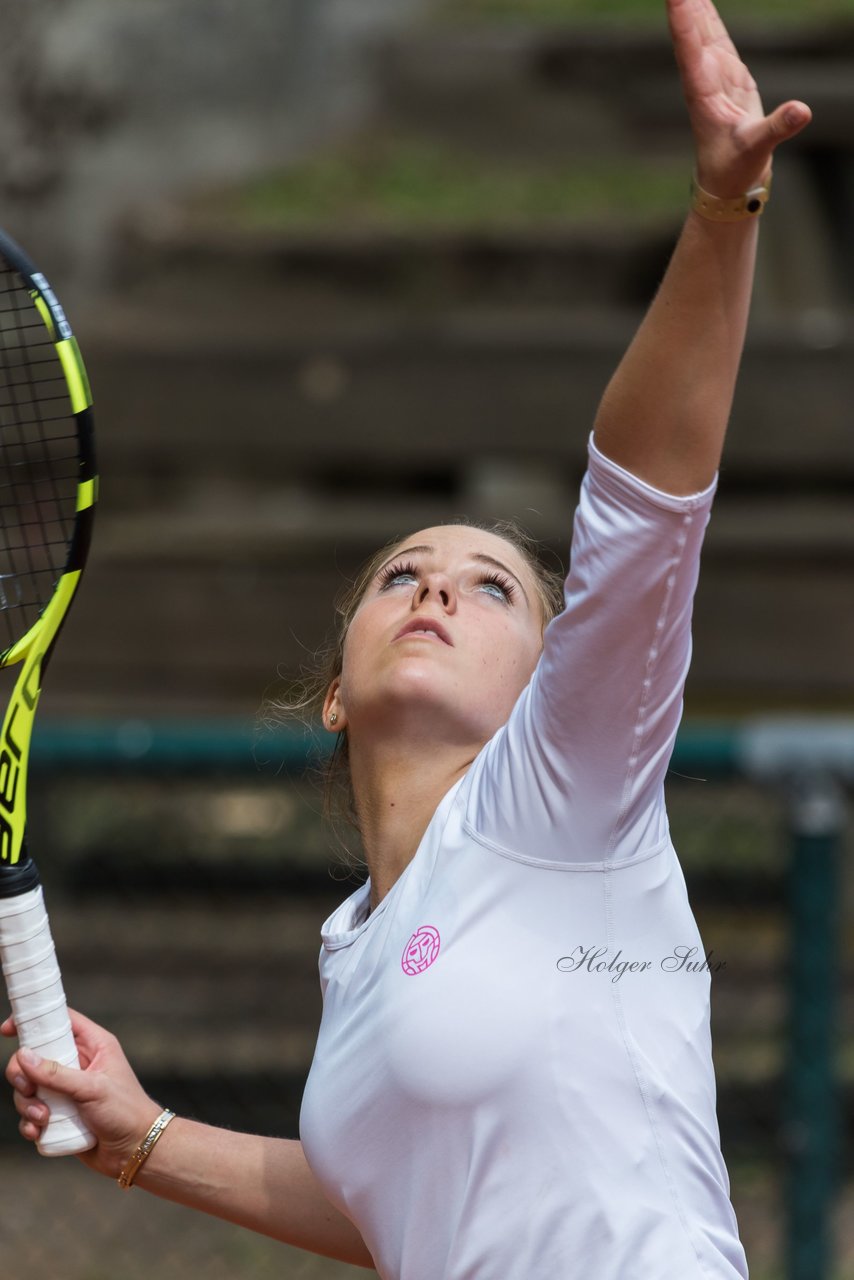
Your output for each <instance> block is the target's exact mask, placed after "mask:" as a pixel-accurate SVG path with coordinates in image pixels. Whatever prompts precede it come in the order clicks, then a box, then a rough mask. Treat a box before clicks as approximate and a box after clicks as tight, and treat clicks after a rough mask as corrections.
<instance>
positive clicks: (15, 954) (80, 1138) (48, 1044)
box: [0, 885, 96, 1156]
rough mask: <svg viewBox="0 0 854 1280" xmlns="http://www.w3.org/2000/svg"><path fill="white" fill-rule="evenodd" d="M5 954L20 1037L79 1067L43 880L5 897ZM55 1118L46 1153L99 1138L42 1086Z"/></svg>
mask: <svg viewBox="0 0 854 1280" xmlns="http://www.w3.org/2000/svg"><path fill="white" fill-rule="evenodd" d="M0 959H2V963H3V974H4V976H5V978H6V990H7V991H8V993H9V1000H10V1002H11V1005H12V1013H13V1014H14V1017H15V1026H16V1028H17V1031H18V1041H19V1043H20V1044H21V1046H22V1047H26V1048H28V1049H33V1050H35V1052H37V1053H38V1054H39V1055H40V1056H41V1057H43V1058H49V1059H52V1060H54V1061H55V1062H60V1063H62V1065H63V1066H65V1067H79V1066H80V1061H79V1059H78V1057H77V1046H76V1044H75V1043H74V1035H73V1033H72V1031H71V1021H70V1019H69V1017H68V1008H67V1006H66V1003H65V992H64V991H63V988H62V975H61V974H60V972H59V965H58V964H57V960H56V951H55V949H54V945H53V938H52V937H51V936H50V924H49V922H48V918H47V912H46V911H45V905H44V895H43V894H42V887H41V885H37V886H36V888H35V889H29V890H27V891H26V892H25V893H19V894H16V895H15V896H14V897H11V898H0ZM37 1093H38V1096H39V1097H40V1098H41V1100H42V1102H44V1103H45V1104H46V1105H47V1106H48V1107H50V1120H49V1121H48V1123H47V1125H46V1127H45V1128H44V1130H43V1131H42V1136H41V1139H40V1140H39V1142H38V1143H37V1146H38V1149H39V1151H40V1153H41V1154H42V1155H43V1156H66V1155H76V1154H78V1153H79V1152H81V1151H89V1150H90V1149H91V1148H92V1147H94V1145H95V1142H96V1139H95V1136H94V1134H92V1133H90V1132H89V1130H88V1129H87V1128H86V1126H85V1124H84V1123H83V1121H82V1119H81V1117H80V1113H79V1112H78V1110H77V1107H76V1106H75V1104H74V1103H73V1102H72V1101H71V1099H70V1098H66V1097H64V1096H63V1095H61V1094H59V1093H54V1091H53V1090H52V1089H43V1088H39V1089H38V1090H37Z"/></svg>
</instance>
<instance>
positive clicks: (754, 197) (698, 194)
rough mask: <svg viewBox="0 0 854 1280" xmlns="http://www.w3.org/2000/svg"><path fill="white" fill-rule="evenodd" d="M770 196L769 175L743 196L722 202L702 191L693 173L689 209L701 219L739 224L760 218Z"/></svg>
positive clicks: (718, 197)
mask: <svg viewBox="0 0 854 1280" xmlns="http://www.w3.org/2000/svg"><path fill="white" fill-rule="evenodd" d="M770 196H771V175H770V174H769V175H768V177H767V178H766V179H765V181H764V182H762V183H760V184H759V185H758V186H756V187H751V189H750V190H749V191H746V192H745V193H744V195H743V196H735V197H734V198H733V199H730V200H724V199H722V198H721V197H720V196H713V195H710V194H709V192H708V191H704V190H703V188H702V187H701V186H700V183H699V181H698V180H697V175H696V173H694V174H693V175H692V177H691V208H692V209H693V210H694V212H695V213H699V214H700V216H701V217H703V218H708V219H710V221H712V222H741V221H743V220H744V219H745V218H760V217H761V216H762V211H763V209H764V208H765V206H766V204H767V203H768V200H769V198H770Z"/></svg>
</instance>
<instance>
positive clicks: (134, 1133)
mask: <svg viewBox="0 0 854 1280" xmlns="http://www.w3.org/2000/svg"><path fill="white" fill-rule="evenodd" d="M69 1013H70V1014H71V1019H72V1025H73V1028H74V1036H75V1039H76V1041H77V1046H78V1051H79V1054H80V1062H81V1065H82V1067H83V1069H82V1070H80V1071H77V1070H73V1069H72V1068H71V1067H63V1066H59V1065H58V1064H57V1063H55V1062H48V1061H43V1062H33V1061H31V1060H30V1061H27V1060H26V1059H25V1055H24V1054H22V1053H20V1052H18V1053H14V1054H13V1055H12V1057H11V1059H10V1060H9V1064H8V1066H7V1068H6V1076H7V1079H8V1081H9V1083H10V1084H11V1085H12V1088H13V1090H14V1101H15V1106H16V1107H17V1110H18V1112H19V1114H20V1115H21V1123H20V1129H21V1133H22V1134H23V1136H24V1137H25V1138H28V1139H29V1140H30V1141H31V1142H35V1141H36V1140H37V1138H38V1136H39V1134H40V1132H41V1129H42V1127H43V1126H44V1124H45V1122H46V1118H47V1109H46V1107H45V1106H44V1104H43V1103H41V1102H39V1100H38V1099H37V1098H36V1097H35V1091H36V1086H37V1085H45V1086H47V1087H48V1088H50V1089H54V1090H56V1091H57V1092H58V1093H61V1094H64V1095H67V1096H68V1097H71V1098H73V1099H74V1100H75V1102H76V1103H77V1105H78V1107H79V1108H80V1112H81V1114H82V1115H83V1116H84V1117H85V1119H86V1124H87V1126H88V1128H89V1129H90V1130H91V1131H92V1132H93V1133H94V1134H96V1135H97V1138H98V1144H97V1146H96V1147H95V1148H94V1149H93V1150H92V1151H89V1152H87V1153H86V1154H85V1155H83V1156H81V1157H80V1159H81V1160H82V1161H83V1163H84V1164H87V1165H89V1167H90V1168H91V1169H94V1170H95V1171H96V1172H98V1173H102V1174H105V1175H106V1176H107V1177H109V1178H117V1177H118V1175H119V1174H120V1173H121V1171H122V1169H123V1168H124V1166H125V1165H126V1164H127V1161H128V1160H129V1159H130V1157H131V1155H132V1154H133V1152H134V1151H135V1149H136V1147H137V1145H138V1143H139V1142H140V1141H141V1140H142V1138H143V1137H144V1136H145V1134H146V1132H147V1131H148V1128H149V1126H150V1125H151V1124H152V1123H153V1122H154V1120H155V1119H156V1118H157V1116H158V1115H159V1113H160V1110H161V1108H160V1106H159V1104H158V1103H156V1102H154V1101H153V1099H151V1098H150V1097H148V1095H147V1094H146V1093H145V1091H144V1090H143V1088H142V1086H141V1085H140V1083H139V1081H138V1080H137V1078H136V1076H135V1075H134V1073H133V1071H132V1069H131V1067H130V1065H129V1063H128V1061H127V1058H126V1057H125V1055H124V1053H123V1052H122V1049H121V1046H120V1045H119V1042H118V1040H116V1038H115V1036H113V1035H111V1034H110V1033H109V1032H107V1031H105V1030H104V1029H103V1027H99V1026H98V1025H97V1023H94V1022H91V1021H90V1020H89V1019H88V1018H84V1017H82V1015H81V1014H78V1013H74V1012H73V1011H71V1010H69ZM0 1033H2V1034H3V1035H5V1036H12V1035H14V1034H15V1027H14V1023H13V1022H12V1019H11V1018H7V1019H6V1021H5V1022H4V1023H2V1025H0ZM31 1109H32V1110H31ZM134 1185H135V1186H138V1187H140V1188H142V1189H144V1190H145V1191H150V1192H151V1193H152V1194H154V1195H157V1196H160V1197H161V1198H163V1199H165V1200H173V1201H175V1202H176V1203H177V1204H183V1205H186V1206H187V1207H188V1208H190V1209H198V1210H200V1211H201V1212H203V1213H208V1214H212V1215H213V1216H214V1217H217V1218H224V1219H225V1220H226V1221H227V1222H234V1223H237V1225H238V1226H241V1227H247V1228H249V1230H251V1231H257V1232H259V1233H260V1234H262V1235H266V1236H271V1237H272V1238H273V1239H274V1240H280V1241H281V1242H282V1243H283V1244H290V1245H294V1246H295V1247H296V1248H298V1249H305V1250H307V1251H308V1252H310V1253H318V1254H321V1255H323V1256H324V1257H328V1258H337V1259H338V1260H339V1261H341V1262H349V1263H352V1264H353V1265H354V1266H357V1267H365V1268H368V1269H370V1270H372V1271H373V1270H374V1264H373V1259H372V1258H371V1255H370V1253H369V1252H368V1249H367V1248H366V1246H365V1243H364V1241H363V1240H362V1237H361V1235H360V1234H359V1232H358V1230H357V1229H356V1227H354V1226H353V1224H352V1222H350V1220H349V1219H348V1218H346V1217H345V1216H344V1215H343V1214H342V1213H340V1212H339V1210H338V1209H336V1208H335V1206H334V1205H332V1204H330V1202H329V1201H328V1199H327V1198H326V1196H325V1194H324V1192H323V1190H322V1188H321V1186H320V1184H319V1183H318V1181H317V1180H316V1178H315V1177H314V1174H313V1173H312V1172H311V1169H310V1168H309V1166H308V1162H307V1161H306V1158H305V1155H304V1154H303V1149H302V1143H301V1142H299V1141H297V1140H295V1139H285V1138H264V1137H258V1136H256V1135H254V1134H246V1133H232V1132H231V1131H230V1130H227V1129H215V1128H212V1127H211V1126H209V1125H204V1124H198V1123H197V1122H196V1121H193V1120H187V1119H184V1118H182V1117H177V1118H176V1119H175V1120H174V1121H173V1122H172V1124H171V1125H170V1126H169V1128H168V1130H167V1131H166V1132H165V1133H164V1134H163V1137H162V1140H160V1141H159V1142H158V1143H157V1145H156V1146H155V1147H154V1149H153V1150H152V1152H151V1155H150V1156H149V1157H148V1159H147V1160H146V1161H145V1163H144V1164H143V1165H142V1168H141V1169H140V1171H139V1173H138V1175H137V1177H136V1181H135V1184H134ZM122 1194H123V1193H122V1192H121V1191H120V1190H119V1188H118V1187H117V1188H116V1195H122Z"/></svg>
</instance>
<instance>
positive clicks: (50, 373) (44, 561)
mask: <svg viewBox="0 0 854 1280" xmlns="http://www.w3.org/2000/svg"><path fill="white" fill-rule="evenodd" d="M91 403H92V398H91V393H90V391H89V382H88V379H87V377H86V370H85V369H84V367H83V362H82V360H81V358H80V352H79V350H78V347H77V342H76V339H75V338H74V336H73V334H72V332H71V329H70V327H69V324H68V321H67V320H66V318H65V314H64V312H63V310H62V307H61V306H60V305H59V303H58V301H57V299H56V296H55V294H54V292H53V290H52V289H51V287H50V285H49V284H48V282H47V280H45V278H44V276H43V275H40V274H39V273H38V272H37V271H36V270H35V268H34V267H33V265H32V263H31V262H29V261H28V259H27V258H26V257H25V255H24V254H23V253H22V251H21V250H20V248H19V247H18V246H17V245H16V244H15V243H14V241H12V240H10V239H9V238H8V237H7V236H5V235H4V234H3V233H2V232H0V666H3V667H7V666H11V665H12V663H16V662H17V663H21V664H22V665H21V671H20V674H19V676H18V679H17V682H16V684H15V688H14V691H13V693H12V696H11V699H10V701H9V706H8V709H7V711H6V718H5V720H4V721H3V731H2V735H0V959H1V960H2V965H3V973H4V975H5V978H6V987H7V990H8V993H9V999H10V1001H11V1004H12V1012H13V1014H14V1017H15V1025H16V1027H17V1031H18V1039H19V1041H20V1043H21V1044H22V1045H25V1046H27V1047H29V1048H32V1049H34V1050H35V1051H36V1052H37V1053H39V1054H40V1055H41V1056H42V1057H45V1058H50V1059H53V1060H55V1061H57V1062H61V1063H63V1064H64V1065H66V1066H75V1067H76V1066H78V1065H79V1062H78V1057H77V1049H76V1046H75V1043H74V1036H73V1035H72V1032H71V1023H70V1021H69V1017H68V1010H67V1008H66V1004H65V993H64V991H63V987H62V977H61V975H60V972H59V967H58V965H57V962H56V954H55V951H54V947H53V940H52V938H51V935H50V926H49V924H48V919H47V915H46V913H45V908H44V901H43V897H42V889H41V883H40V881H39V875H38V872H37V870H36V867H35V864H34V863H33V861H32V859H31V858H30V856H29V854H28V852H27V847H26V787H27V761H28V758H29V748H30V736H31V733H32V727H33V718H34V716H35V711H36V706H37V705H38V701H39V695H40V693H41V686H42V680H43V678H44V673H45V669H46V667H47V664H48V661H49V660H50V656H51V654H52V653H53V647H54V644H55V643H56V637H57V634H58V633H59V629H60V627H61V626H62V624H63V622H64V620H65V617H66V615H67V613H68V609H69V606H70V605H71V601H72V600H73V598H74V593H75V591H76V589H77V584H78V582H79V580H80V574H81V572H82V570H83V565H84V563H85V560H86V554H87V551H88V548H89V538H90V534H91V529H92V517H93V513H94V508H95V501H96V498H97V490H98V479H97V476H96V474H95V457H94V449H93V441H92V410H91ZM39 1096H40V1097H41V1098H42V1099H43V1100H44V1102H46V1103H47V1105H48V1106H49V1108H50V1113H51V1114H50V1121H49V1123H48V1125H47V1126H46V1128H45V1129H44V1131H43V1133H42V1137H41V1141H40V1142H39V1144H38V1149H39V1151H40V1152H41V1153H42V1155H46V1156H59V1155H69V1154H71V1153H73V1152H79V1151H86V1150H88V1149H89V1148H90V1147H92V1146H94V1144H95V1139H94V1137H93V1136H92V1134H91V1133H89V1131H88V1130H87V1129H86V1127H85V1125H84V1124H83V1122H82V1120H81V1118H80V1116H79V1114H78V1112H77V1110H76V1108H75V1107H74V1104H73V1103H72V1102H71V1101H70V1100H69V1099H67V1098H63V1097H61V1096H60V1095H59V1094H55V1093H52V1092H51V1091H49V1090H44V1091H43V1090H39Z"/></svg>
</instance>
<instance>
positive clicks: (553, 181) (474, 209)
mask: <svg viewBox="0 0 854 1280" xmlns="http://www.w3.org/2000/svg"><path fill="white" fill-rule="evenodd" d="M686 163H687V161H682V160H667V161H661V160H659V161H653V160H649V159H646V160H644V159H642V158H641V159H630V158H627V157H624V158H620V159H619V161H617V160H615V159H614V158H613V157H608V158H604V159H602V160H596V159H593V160H589V159H587V160H584V161H578V162H572V163H568V162H567V163H565V164H561V165H555V164H553V163H552V164H546V163H542V164H539V165H525V164H522V163H520V162H518V161H509V162H508V161H503V160H499V159H492V158H489V157H484V156H482V155H474V154H471V153H468V152H465V151H463V150H456V149H454V147H453V146H451V145H445V144H443V143H439V142H429V141H425V140H421V139H412V138H395V139H388V138H386V139H380V138H376V137H371V138H363V139H360V140H357V141H355V142H351V143H350V144H348V145H347V146H345V147H341V148H338V149H336V150H335V151H332V152H326V153H324V154H323V155H319V156H317V157H316V158H314V159H312V160H311V161H309V162H307V163H305V164H302V165H299V166H297V167H295V168H292V169H289V170H287V171H282V172H274V173H270V174H267V175H265V176H264V177H261V178H258V179H255V180H253V181H250V182H247V183H245V184H243V185H241V186H240V187H237V188H235V189H233V190H231V191H229V192H228V193H225V194H223V195H222V196H221V197H219V198H218V199H217V200H216V202H215V203H216V209H215V212H216V213H217V215H218V216H221V217H224V218H225V219H226V220H228V221H229V222H232V223H237V224H239V225H240V226H242V227H244V228H246V229H255V230H261V229H264V230H272V229H288V228H290V229H293V228H306V227H309V228H329V227H334V226H343V227H350V228H352V227H372V228H388V229H395V228H419V227H421V228H433V229H435V228H442V227H445V228H458V227H469V226H472V225H475V226H478V227H495V228H508V227H514V226H517V227H518V226H526V225H530V224H536V225H539V226H542V225H543V224H549V223H553V224H566V223H572V224H579V223H581V224H584V223H601V222H603V221H612V222H613V221H620V222H625V221H626V220H629V219H634V220H644V219H647V220H652V219H655V218H656V217H665V216H668V215H674V214H676V215H678V213H679V211H680V210H681V209H682V208H683V206H684V205H685V202H686V198H687V196H686V176H685V175H686ZM209 204H210V202H209Z"/></svg>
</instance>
